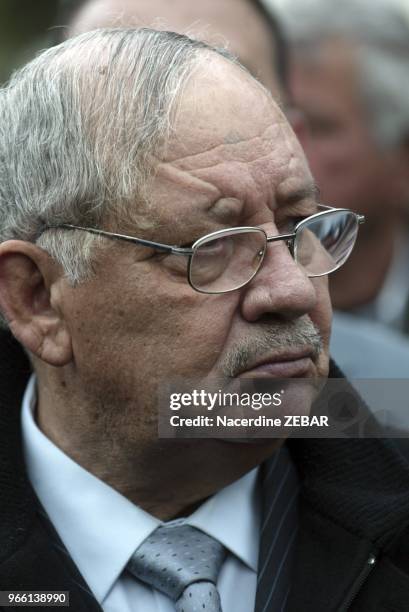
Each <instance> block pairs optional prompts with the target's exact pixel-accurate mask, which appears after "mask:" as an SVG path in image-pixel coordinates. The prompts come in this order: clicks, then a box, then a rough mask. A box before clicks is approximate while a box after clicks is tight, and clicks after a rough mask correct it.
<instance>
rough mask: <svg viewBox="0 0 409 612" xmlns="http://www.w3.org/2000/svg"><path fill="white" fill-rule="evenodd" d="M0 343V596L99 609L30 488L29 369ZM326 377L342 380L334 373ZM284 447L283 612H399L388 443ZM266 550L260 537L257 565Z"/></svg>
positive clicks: (402, 570) (404, 604) (405, 561)
mask: <svg viewBox="0 0 409 612" xmlns="http://www.w3.org/2000/svg"><path fill="white" fill-rule="evenodd" d="M0 343H1V344H0V590H63V591H67V590H69V591H70V609H71V610H73V611H75V612H93V611H100V607H99V605H98V603H97V602H96V601H95V599H94V597H93V596H92V594H91V593H90V591H89V587H88V586H87V584H86V583H85V581H84V579H83V578H82V576H81V575H80V573H79V571H78V570H77V568H76V567H75V565H74V563H73V562H72V560H71V559H70V557H69V555H68V553H67V551H66V550H65V548H64V545H63V544H62V542H61V541H60V540H59V538H58V536H57V534H56V533H55V531H54V529H53V527H52V525H51V524H50V523H49V521H48V520H46V519H45V518H44V516H43V514H42V512H41V509H40V508H39V502H38V500H37V498H36V496H35V494H34V492H33V490H32V488H31V486H30V484H29V482H28V479H27V476H26V472H25V467H24V461H23V456H22V448H21V432H20V421H19V419H20V406H21V400H22V395H23V391H24V388H25V385H26V383H27V378H28V376H29V373H30V368H29V364H28V361H27V359H26V358H25V355H24V353H23V351H22V350H21V348H20V347H19V346H18V345H17V343H16V342H15V341H14V340H12V338H11V337H10V336H9V335H8V334H0ZM331 375H332V376H335V377H339V376H340V375H341V373H340V372H339V370H337V369H336V367H335V366H332V370H331ZM287 444H288V446H289V449H290V451H291V453H292V456H293V459H294V461H295V464H296V466H297V469H298V471H299V475H300V479H301V483H302V488H301V498H300V508H299V521H300V530H299V534H298V539H297V542H296V550H295V565H294V570H293V574H292V581H291V584H292V588H291V592H290V597H289V600H288V607H287V609H288V610H289V612H331V611H334V612H335V611H337V612H340V611H346V610H352V611H355V612H357V611H360V612H404V611H405V612H407V611H408V610H409V467H408V463H407V461H406V459H405V458H404V457H403V456H402V455H401V453H400V452H399V451H398V450H397V448H396V447H395V445H394V442H393V441H392V440H380V439H367V440H337V439H332V440H314V439H312V440H290V441H289V442H288V443H287ZM263 469H264V470H266V469H268V462H267V466H263ZM268 493H269V492H268V491H264V508H263V511H264V516H267V515H268V509H269V503H270V499H271V496H270V495H269V494H268ZM266 531H268V530H266ZM267 551H268V542H265V541H263V540H262V541H261V542H260V566H263V565H264V562H265V560H266V555H267ZM374 557H375V558H376V562H375V563H374V562H373V559H374ZM265 575H267V576H269V575H271V581H269V580H266V579H263V581H262V582H260V584H259V588H258V591H257V597H256V612H276V611H275V610H272V609H271V608H269V606H268V603H267V602H268V600H269V594H270V590H271V584H272V582H273V579H274V575H273V572H272V571H270V572H269V566H267V571H266V574H265ZM11 609H14V608H7V610H11ZM15 609H16V610H17V608H15ZM19 609H20V608H19ZM25 609H31V608H25ZM32 609H33V610H34V609H36V610H38V608H32ZM5 610H6V608H5ZM225 612H233V611H225Z"/></svg>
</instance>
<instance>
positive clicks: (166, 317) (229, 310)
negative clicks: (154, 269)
mask: <svg viewBox="0 0 409 612" xmlns="http://www.w3.org/2000/svg"><path fill="white" fill-rule="evenodd" d="M130 286H131V287H132V290H130V289H128V287H130ZM141 288H143V290H142V289H141ZM74 291H75V290H74ZM79 298H80V296H79V295H78V299H77V303H76V308H75V310H76V311H77V312H78V314H79V315H80V314H81V315H82V316H75V315H74V316H73V321H74V322H73V326H72V330H73V344H74V352H75V354H76V355H77V356H78V359H82V357H83V356H84V355H88V356H89V355H92V357H91V358H92V361H93V362H94V364H96V363H97V364H98V367H99V369H100V371H101V372H102V370H103V369H107V368H109V369H110V370H111V371H113V370H116V371H119V370H123V369H127V368H129V366H130V364H131V365H133V366H134V367H135V368H137V369H138V372H139V374H138V376H141V377H144V376H148V377H151V376H152V377H155V378H159V379H163V380H166V379H169V378H171V377H177V376H186V377H188V376H192V377H194V376H196V375H202V374H208V372H209V371H210V370H211V369H212V367H213V366H214V364H215V362H216V361H217V359H218V357H219V355H220V353H221V351H222V350H223V347H224V344H225V342H226V338H227V336H228V333H229V329H230V326H231V320H232V318H233V313H234V311H235V309H236V308H237V300H238V297H237V296H234V295H233V294H231V295H225V296H212V295H208V296H207V295H203V294H199V293H197V292H195V291H193V290H192V289H191V288H190V287H189V286H188V285H187V284H185V283H177V282H172V281H171V280H169V279H164V278H163V277H162V278H160V282H158V278H157V277H154V275H153V274H146V275H145V274H142V275H141V276H140V277H139V278H138V279H137V281H136V279H133V282H132V283H130V282H128V283H122V285H121V286H119V284H118V286H111V289H110V291H109V292H106V294H105V295H103V294H101V292H98V291H92V292H90V293H88V294H87V295H83V296H81V299H79ZM91 300H92V302H91ZM83 365H84V367H85V364H83Z"/></svg>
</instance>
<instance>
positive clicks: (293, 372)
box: [237, 348, 316, 378]
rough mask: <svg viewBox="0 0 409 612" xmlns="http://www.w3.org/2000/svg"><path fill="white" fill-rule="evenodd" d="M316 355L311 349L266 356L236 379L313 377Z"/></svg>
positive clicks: (240, 373)
mask: <svg viewBox="0 0 409 612" xmlns="http://www.w3.org/2000/svg"><path fill="white" fill-rule="evenodd" d="M315 358H316V354H315V352H314V350H313V349H312V348H307V349H306V348H304V349H302V350H298V351H287V352H285V353H280V354H279V355H277V354H275V355H269V356H266V357H264V358H262V359H260V360H259V361H257V362H256V363H254V365H251V366H250V367H249V368H248V369H246V370H242V371H241V372H239V374H238V375H237V377H238V378H308V377H311V376H313V375H314V361H315Z"/></svg>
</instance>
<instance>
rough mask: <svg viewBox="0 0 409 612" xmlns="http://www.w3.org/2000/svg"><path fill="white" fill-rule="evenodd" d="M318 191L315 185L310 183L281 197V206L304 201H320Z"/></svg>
mask: <svg viewBox="0 0 409 612" xmlns="http://www.w3.org/2000/svg"><path fill="white" fill-rule="evenodd" d="M320 195H321V192H320V189H319V187H318V185H317V184H316V183H310V184H308V185H305V186H303V187H300V188H299V189H296V190H294V191H291V192H290V193H288V194H286V195H284V196H283V197H281V198H280V199H281V201H282V202H283V204H296V203H297V202H301V201H302V200H306V199H313V200H315V201H317V202H319V201H320Z"/></svg>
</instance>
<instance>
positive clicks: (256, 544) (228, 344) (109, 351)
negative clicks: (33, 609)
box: [0, 29, 409, 612]
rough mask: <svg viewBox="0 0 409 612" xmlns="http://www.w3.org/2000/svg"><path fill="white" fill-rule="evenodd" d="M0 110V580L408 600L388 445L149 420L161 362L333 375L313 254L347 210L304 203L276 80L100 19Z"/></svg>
mask: <svg viewBox="0 0 409 612" xmlns="http://www.w3.org/2000/svg"><path fill="white" fill-rule="evenodd" d="M0 117H1V121H0V125H1V128H0V157H1V159H2V166H1V174H0V214H1V217H0V228H1V229H0V231H1V245H0V308H1V312H2V313H3V317H4V326H5V327H8V328H9V330H11V332H12V334H13V336H14V338H15V339H16V340H17V343H16V342H15V341H14V340H11V336H10V334H9V332H8V331H6V330H5V331H4V334H3V338H2V344H1V347H2V354H1V357H2V363H1V368H0V373H1V380H0V385H1V386H0V397H1V408H0V418H1V428H0V431H1V444H0V453H1V455H0V457H1V464H0V470H1V471H0V474H1V477H0V483H1V484H0V486H1V499H2V503H1V506H0V542H1V546H0V585H1V589H2V590H3V591H4V590H8V591H10V590H12V591H22V590H25V591H28V590H29V591H36V592H37V595H38V591H44V590H51V591H69V595H70V605H71V607H72V609H74V610H76V611H78V612H81V611H85V610H87V611H89V610H101V609H103V610H115V611H116V610H118V611H121V612H127V611H136V610H143V611H144V612H151V611H158V610H162V611H166V612H167V611H169V612H170V611H171V610H174V609H176V610H178V611H179V612H180V611H181V610H184V612H193V610H198V609H208V610H213V611H217V612H220V611H221V610H224V612H228V611H230V610H234V611H235V612H249V611H250V610H256V611H257V612H266V611H271V612H272V611H273V610H274V611H275V610H282V609H285V607H286V606H287V609H288V610H290V611H291V610H293V611H297V612H298V611H299V610H301V609H302V610H310V611H311V612H312V611H313V610H314V612H316V610H339V609H347V607H348V606H350V608H348V609H351V610H362V611H363V610H365V611H366V610H370V609H376V606H377V605H378V602H379V603H380V602H382V605H383V607H384V608H385V609H388V610H389V609H396V610H403V609H404V607H405V606H406V602H407V599H408V596H409V577H408V576H407V574H406V571H407V570H408V568H407V555H406V556H405V554H404V546H405V545H406V544H407V538H406V537H404V536H405V535H406V534H405V529H406V525H407V516H408V514H409V493H408V490H409V475H408V470H407V466H406V464H405V463H404V462H403V460H402V459H401V458H400V455H399V454H398V453H397V452H396V451H395V450H394V448H393V445H392V444H391V443H389V442H386V441H376V440H375V441H372V440H349V441H342V440H340V441H337V440H331V441H325V440H321V441H320V442H318V441H315V442H314V441H310V442H308V443H307V442H305V443H301V442H300V443H298V444H292V445H285V446H282V445H281V448H280V442H281V441H280V440H278V439H267V440H266V439H263V440H261V441H258V442H257V443H252V444H249V443H246V442H245V441H242V442H241V443H240V441H236V442H235V443H232V442H228V441H226V440H215V439H206V440H199V441H197V440H196V441H195V440H161V439H158V436H157V414H156V404H157V402H156V398H157V395H158V391H159V390H160V388H161V384H163V383H166V382H168V381H172V380H174V379H177V378H179V379H180V378H182V379H189V378H199V379H212V378H219V377H225V376H227V377H230V378H240V377H248V376H251V377H252V378H254V379H256V380H258V379H263V380H265V379H269V378H274V377H278V376H279V377H285V378H291V377H304V378H306V379H309V382H310V384H311V386H312V387H313V388H314V387H315V386H316V385H317V384H318V381H319V379H320V378H322V377H326V375H327V373H328V367H329V358H328V340H329V333H330V319H331V309H330V302H329V296H328V290H327V280H326V274H327V273H329V272H331V271H332V270H334V269H336V268H337V267H339V266H340V265H342V263H343V261H345V259H346V258H347V257H348V255H349V253H350V251H351V249H352V246H353V242H354V238H355V237H356V232H357V225H358V221H359V219H358V218H357V217H356V215H355V214H354V213H350V212H342V213H338V212H337V211H334V210H333V209H321V208H320V207H319V205H317V202H316V199H315V189H314V184H313V182H312V177H311V174H310V172H309V169H308V166H307V164H306V161H305V158H304V155H303V153H302V151H301V148H300V146H299V144H298V142H297V140H296V138H295V136H294V134H293V132H292V130H291V128H290V127H289V125H288V123H287V122H286V120H285V118H284V116H283V115H282V113H281V111H280V110H279V108H278V107H277V105H276V104H275V103H274V102H273V100H272V98H271V96H270V94H268V93H267V91H266V90H265V89H264V88H263V87H262V86H261V85H260V84H259V83H258V82H256V81H255V80H254V79H253V78H252V77H251V76H250V75H249V74H248V73H247V72H246V71H245V69H243V68H242V67H241V66H240V65H239V64H237V62H235V61H234V60H232V59H231V58H230V57H229V56H228V55H227V54H226V53H225V52H223V51H216V50H215V49H212V48H210V47H208V46H207V45H205V44H204V43H200V42H197V41H192V40H190V39H189V38H186V37H185V36H181V35H178V34H173V33H168V32H156V31H153V30H144V29H142V30H130V29H127V30H125V29H124V30H122V29H117V30H100V31H96V32H93V33H89V34H84V35H82V36H80V37H78V38H74V39H72V40H70V41H67V42H65V43H63V44H62V45H60V46H58V47H56V48H54V49H51V50H49V51H46V52H45V53H43V54H42V55H40V56H39V57H38V58H37V59H36V60H34V61H33V62H32V63H31V64H29V65H28V66H26V67H25V68H24V69H23V70H22V71H20V72H19V73H17V74H16V75H15V76H14V78H13V80H12V81H11V83H10V85H9V86H8V87H7V88H6V89H4V90H2V92H1V95H0ZM22 349H24V351H25V353H26V354H28V356H29V358H30V362H31V367H32V370H33V375H32V376H31V378H30V380H28V378H29V373H30V366H29V365H28V362H27V360H26V357H25V355H24V352H23V350H22ZM330 374H331V375H332V376H334V375H335V376H336V375H337V371H336V369H335V368H334V366H331V372H330ZM23 396H24V397H23ZM20 408H21V415H22V416H21V424H20ZM294 409H296V407H294ZM258 466H260V467H258ZM300 486H301V494H299V487H300ZM297 508H299V514H298V513H297ZM31 596H32V597H35V593H34V594H33V593H32V594H31ZM2 597H7V596H6V595H5V594H4V593H2ZM1 601H2V603H3V602H5V601H7V600H5V599H3V600H1ZM34 601H35V600H34ZM40 601H41V599H40Z"/></svg>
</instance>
